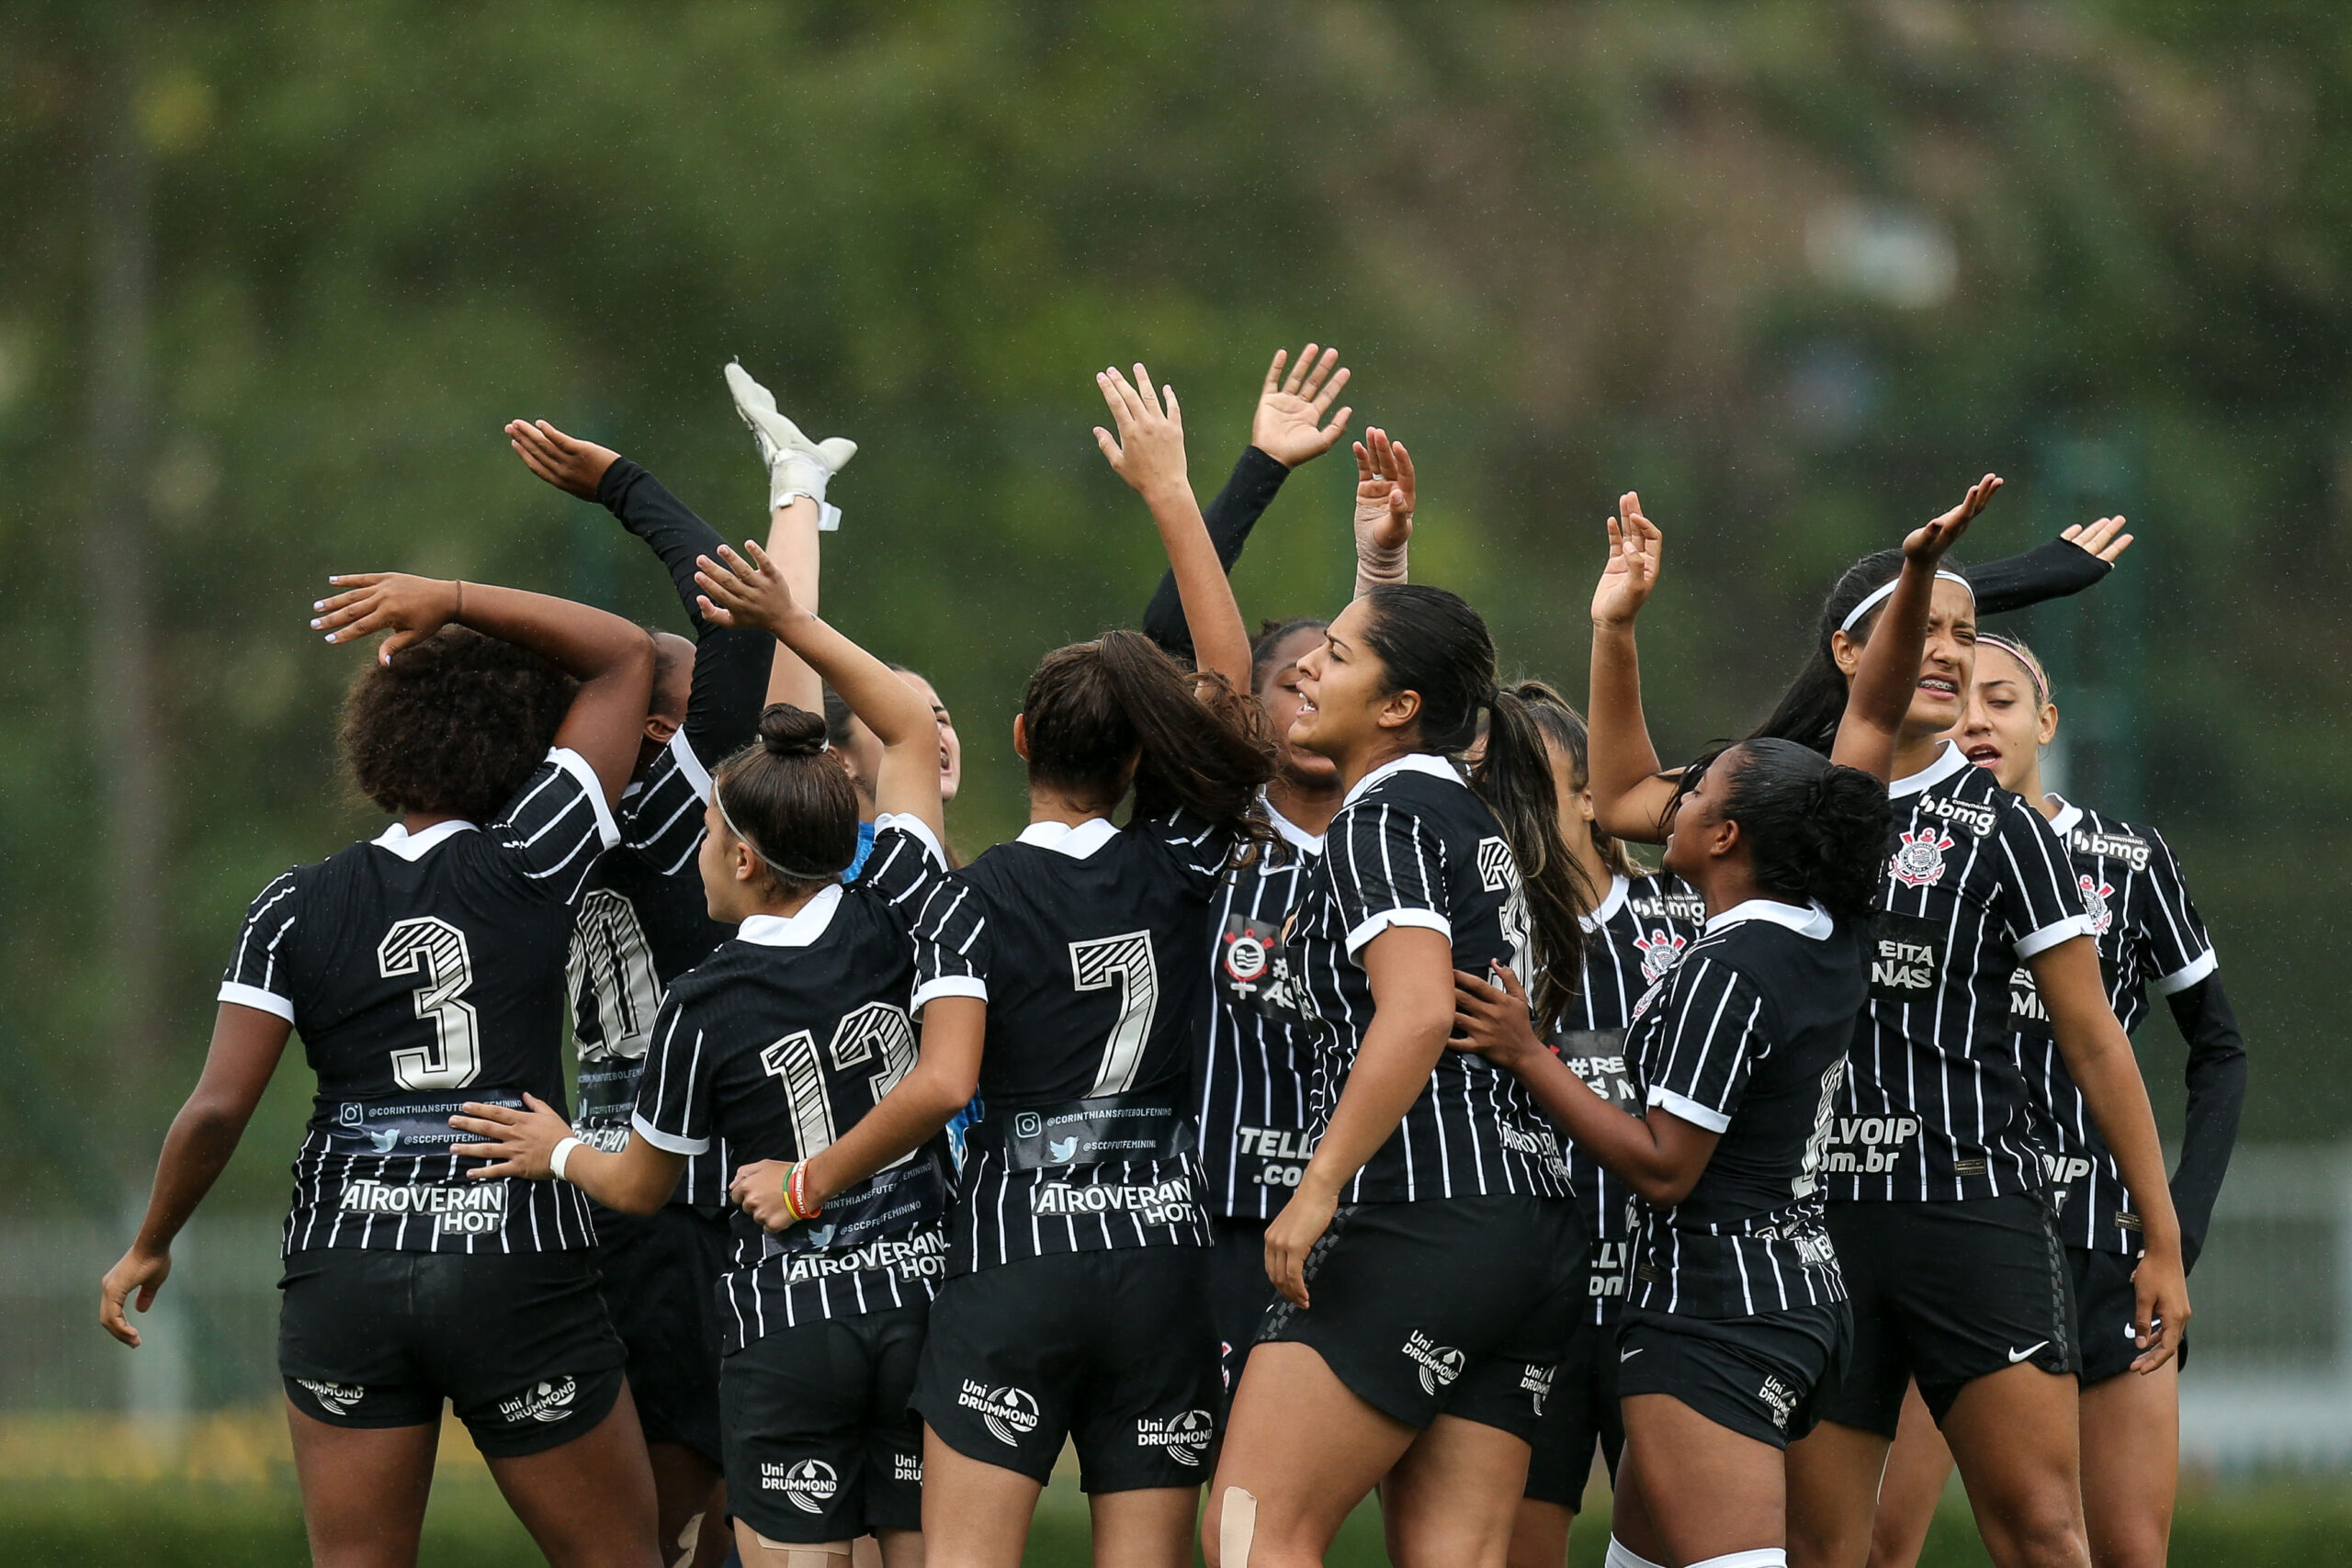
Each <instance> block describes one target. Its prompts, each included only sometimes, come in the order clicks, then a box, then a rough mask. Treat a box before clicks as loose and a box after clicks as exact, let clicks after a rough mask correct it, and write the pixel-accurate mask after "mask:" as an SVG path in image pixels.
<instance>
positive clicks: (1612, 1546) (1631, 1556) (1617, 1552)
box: [1608, 1535, 1659, 1568]
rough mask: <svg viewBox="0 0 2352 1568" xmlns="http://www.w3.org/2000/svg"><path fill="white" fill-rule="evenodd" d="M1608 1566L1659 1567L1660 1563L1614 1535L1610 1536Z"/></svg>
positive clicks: (1613, 1567)
mask: <svg viewBox="0 0 2352 1568" xmlns="http://www.w3.org/2000/svg"><path fill="white" fill-rule="evenodd" d="M1608 1568H1659V1564H1657V1563H1656V1562H1651V1561H1650V1560H1649V1559H1648V1558H1646V1557H1645V1556H1643V1555H1642V1554H1641V1553H1640V1552H1638V1551H1634V1549H1633V1548H1632V1547H1630V1546H1627V1545H1626V1544H1625V1543H1624V1542H1623V1541H1622V1540H1618V1539H1617V1538H1616V1537H1615V1536H1613V1535H1612V1536H1611V1537H1610V1538H1609V1558H1608Z"/></svg>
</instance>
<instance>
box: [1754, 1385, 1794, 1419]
mask: <svg viewBox="0 0 2352 1568" xmlns="http://www.w3.org/2000/svg"><path fill="white" fill-rule="evenodd" d="M1756 1397H1757V1398H1758V1399H1760V1400H1762V1401H1763V1402H1764V1408H1766V1409H1767V1410H1770V1412H1771V1413H1772V1425H1773V1426H1774V1427H1778V1428H1779V1429H1780V1430H1781V1431H1783V1432H1785V1431H1787V1430H1788V1429H1789V1417H1790V1416H1793V1415H1795V1414H1796V1413H1797V1391H1796V1390H1795V1389H1792V1388H1791V1387H1790V1386H1789V1385H1788V1384H1787V1383H1784V1382H1781V1380H1780V1379H1779V1378H1776V1377H1771V1376H1769V1375H1768V1376H1767V1377H1766V1378H1765V1379H1764V1386H1763V1387H1762V1388H1759V1389H1758V1390H1757V1391H1756Z"/></svg>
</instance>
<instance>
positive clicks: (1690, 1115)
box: [1650, 1084, 1731, 1133]
mask: <svg viewBox="0 0 2352 1568" xmlns="http://www.w3.org/2000/svg"><path fill="white" fill-rule="evenodd" d="M1650 1103H1651V1104H1652V1105H1655V1106H1657V1108H1658V1109H1659V1110H1660V1111H1672V1112H1673V1113H1674V1114H1675V1115H1677V1116H1679V1117H1680V1118H1681V1119H1682V1120H1683V1121H1685V1122H1690V1123H1691V1125H1692V1126H1693V1127H1703V1128H1705V1129H1706V1130H1707V1131H1708V1132H1710V1133H1721V1132H1723V1131H1724V1128H1726V1127H1729V1126H1730V1125H1731V1118H1730V1117H1728V1116H1726V1115H1724V1113H1723V1112H1722V1111H1715V1110H1711V1109H1709V1108H1708V1107H1706V1106H1704V1105H1702V1104H1700V1103H1699V1102H1698V1101H1697V1100H1693V1099H1691V1097H1690V1096H1689V1095H1687V1094H1677V1093H1675V1092H1674V1091H1673V1090H1672V1089H1660V1088H1658V1087H1657V1085H1656V1084H1652V1085H1651V1086H1650Z"/></svg>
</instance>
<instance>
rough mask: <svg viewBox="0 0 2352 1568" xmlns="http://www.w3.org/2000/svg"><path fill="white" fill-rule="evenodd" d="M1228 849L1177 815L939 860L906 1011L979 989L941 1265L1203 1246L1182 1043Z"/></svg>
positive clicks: (1196, 1000)
mask: <svg viewBox="0 0 2352 1568" xmlns="http://www.w3.org/2000/svg"><path fill="white" fill-rule="evenodd" d="M1233 850H1234V842H1233V839H1232V836H1231V835H1230V834H1229V833H1227V832H1226V831H1224V830H1223V829H1218V828H1216V827H1213V826H1211V825H1210V824H1209V823H1207V822H1205V821H1203V820H1202V819H1201V818H1197V817H1194V816H1193V815H1192V814H1190V813H1188V812H1181V811H1180V812H1175V813H1171V814H1170V815H1168V816H1165V817H1153V818H1144V819H1142V820H1140V821H1134V822H1130V823H1129V824H1128V825H1127V826H1126V827H1125V828H1119V827H1117V826H1115V825H1114V824H1113V823H1112V822H1111V821H1110V820H1109V819H1108V818H1100V817H1097V818H1090V819H1089V820H1087V821H1085V822H1081V823H1080V824H1078V825H1077V826H1075V827H1072V826H1070V825H1069V824H1067V823H1060V822H1033V823H1031V824H1030V825H1029V827H1028V828H1027V829H1025V830H1024V831H1023V833H1022V834H1021V836H1020V837H1019V838H1018V839H1015V840H1012V841H1011V842H1009V843H1002V844H998V845H996V846H995V847H994V848H992V849H990V850H989V851H988V852H986V853H985V854H982V855H981V856H980V857H979V858H978V860H976V861H974V862H972V863H971V864H969V865H967V866H965V867H964V868H962V869H961V870H960V871H957V872H956V873H954V874H951V875H950V876H949V878H948V879H947V881H946V882H944V884H942V886H940V887H939V888H937V889H936V890H935V891H933V894H932V895H931V897H929V899H928V900H926V902H925V904H924V908H923V910H922V915H921V917H920V918H919V919H918V920H917V922H916V927H915V936H916V948H915V964H916V981H915V993H914V1003H915V1008H916V1010H917V1011H918V1012H920V1011H921V1010H922V1009H923V1008H924V1007H925V1006H927V1005H929V1004H930V1003H931V1002H933V1001H936V1000H937V999H939V998H942V997H976V998H980V999H981V1000H983V1001H985V1002H987V1004H988V1032H987V1037H986V1040H985V1043H983V1045H982V1048H981V1058H980V1101H981V1104H982V1105H983V1106H984V1107H985V1108H986V1110H985V1114H984V1116H983V1118H982V1120H980V1121H978V1122H975V1123H974V1124H973V1125H972V1127H971V1128H970V1130H969V1132H968V1133H967V1135H966V1139H965V1145H964V1148H965V1157H964V1165H963V1169H962V1170H961V1171H960V1172H959V1173H958V1175H957V1179H956V1206H955V1210H954V1212H953V1213H952V1215H951V1217H950V1220H949V1225H948V1237H949V1248H948V1272H949V1273H950V1274H951V1275H953V1274H966V1273H971V1272H973V1271H975V1270H978V1269H988V1268H993V1267H995V1266H997V1265H999V1264H1002V1263H1010V1262H1012V1261H1014V1260H1016V1259H1020V1258H1035V1257H1039V1256H1042V1255H1045V1254H1048V1253H1062V1252H1096V1251H1102V1250H1105V1249H1109V1248H1119V1247H1169V1246H1174V1247H1204V1246H1206V1245H1207V1244H1208V1239H1209V1233H1208V1221H1207V1216H1206V1213H1205V1211H1204V1208H1203V1207H1202V1204H1201V1201H1200V1188H1201V1177H1200V1171H1199V1167H1198V1163H1197V1162H1196V1160H1195V1159H1194V1157H1193V1149H1194V1147H1195V1146H1196V1142H1197V1137H1198V1134H1197V1130H1196V1123H1195V1122H1194V1120H1193V1105H1194V1101H1193V1068H1192V1058H1193V1042H1194V1040H1195V1039H1196V1038H1197V1032H1198V1031H1199V1029H1200V1027H1201V1020H1200V1014H1201V1010H1203V1009H1204V1008H1205V1007H1206V1006H1207V1003H1208V994H1207V993H1208V975H1207V972H1206V971H1205V969H1204V967H1203V966H1202V964H1201V963H1200V941H1201V926H1202V924H1203V921H1204V917H1205V914H1206V910H1207V906H1208V904H1209V901H1210V899H1211V897H1213V896H1214V895H1215V893H1216V889H1217V887H1218V885H1219V883H1220V882H1221V881H1222V879H1223V877H1224V875H1225V868H1226V865H1227V862H1228V861H1229V860H1230V859H1231V857H1232V853H1233Z"/></svg>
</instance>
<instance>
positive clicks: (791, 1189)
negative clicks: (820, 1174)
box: [784, 1159, 825, 1224]
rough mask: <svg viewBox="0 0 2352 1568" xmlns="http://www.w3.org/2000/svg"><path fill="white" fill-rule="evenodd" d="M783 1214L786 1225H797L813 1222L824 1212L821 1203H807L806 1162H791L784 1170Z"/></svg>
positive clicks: (807, 1175)
mask: <svg viewBox="0 0 2352 1568" xmlns="http://www.w3.org/2000/svg"><path fill="white" fill-rule="evenodd" d="M784 1212H785V1214H786V1219H787V1223H789V1224H799V1223H800V1222H801V1221H802V1220H813V1219H815V1218H816V1217H817V1216H818V1215H819V1214H821V1213H824V1212H825V1206H824V1205H823V1204H822V1203H811V1202H810V1201H809V1162H808V1161H807V1160H805V1159H800V1160H792V1161H789V1162H787V1163H786V1166H785V1168H784Z"/></svg>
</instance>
